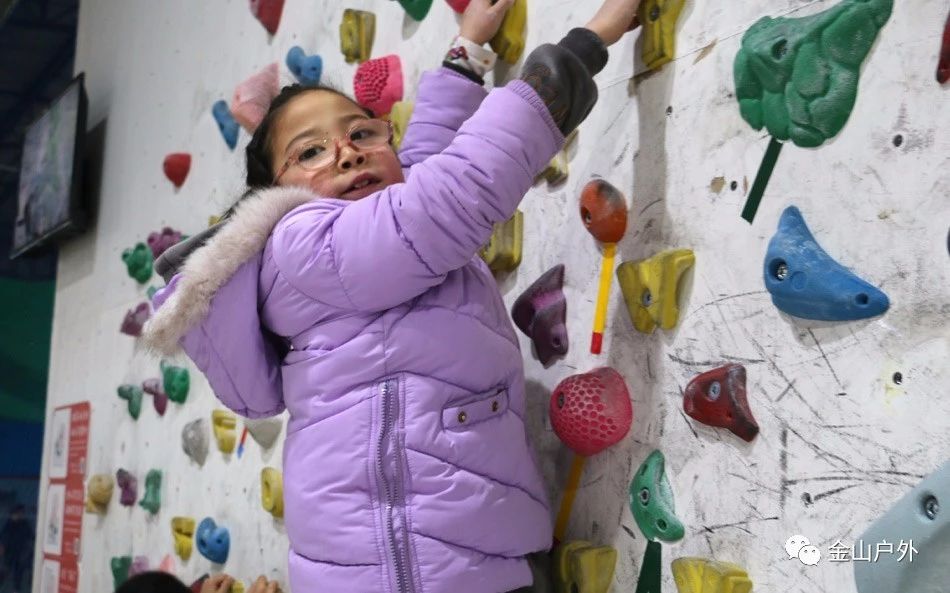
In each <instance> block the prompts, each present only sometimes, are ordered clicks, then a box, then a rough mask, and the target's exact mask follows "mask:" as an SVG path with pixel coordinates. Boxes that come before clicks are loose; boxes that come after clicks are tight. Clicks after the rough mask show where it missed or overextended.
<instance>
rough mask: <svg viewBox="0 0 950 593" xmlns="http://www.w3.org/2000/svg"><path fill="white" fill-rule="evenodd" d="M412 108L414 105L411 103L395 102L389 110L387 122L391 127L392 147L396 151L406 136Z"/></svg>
mask: <svg viewBox="0 0 950 593" xmlns="http://www.w3.org/2000/svg"><path fill="white" fill-rule="evenodd" d="M414 108H415V103H413V102H412V101H397V102H395V103H393V106H392V108H391V109H390V110H389V122H390V123H391V124H392V125H393V147H394V148H395V149H396V150H399V147H400V146H402V139H403V137H404V136H405V135H406V128H408V127H409V120H410V119H412V110H413V109H414Z"/></svg>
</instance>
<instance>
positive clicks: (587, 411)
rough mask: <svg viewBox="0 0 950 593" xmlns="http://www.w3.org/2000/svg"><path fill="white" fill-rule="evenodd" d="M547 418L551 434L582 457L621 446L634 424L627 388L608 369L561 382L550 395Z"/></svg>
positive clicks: (571, 377) (613, 371) (618, 374)
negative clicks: (552, 428) (549, 419)
mask: <svg viewBox="0 0 950 593" xmlns="http://www.w3.org/2000/svg"><path fill="white" fill-rule="evenodd" d="M550 414H551V425H552V426H553V427H554V432H555V433H557V436H558V437H559V438H560V439H561V441H563V442H564V444H565V445H567V446H568V447H569V448H570V449H571V450H572V451H574V453H576V454H578V455H580V456H582V457H590V456H591V455H596V454H598V453H600V452H601V451H603V450H604V449H606V448H607V447H610V446H611V445H615V444H616V443H618V442H620V441H621V440H623V437H625V436H626V435H627V431H629V430H630V425H631V424H632V423H633V405H632V404H631V403H630V392H629V391H628V390H627V384H626V383H625V382H624V380H623V377H622V376H620V373H618V372H617V371H615V370H613V369H612V368H610V367H601V368H598V369H594V370H592V371H591V372H589V373H584V374H581V375H572V376H570V377H568V378H567V379H564V380H563V381H561V383H560V384H559V385H558V386H557V387H555V388H554V393H552V394H551V405H550Z"/></svg>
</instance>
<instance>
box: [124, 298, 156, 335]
mask: <svg viewBox="0 0 950 593" xmlns="http://www.w3.org/2000/svg"><path fill="white" fill-rule="evenodd" d="M151 316H152V308H151V307H149V305H148V303H139V304H138V306H137V307H135V308H134V309H129V310H128V311H127V312H126V313H125V317H124V318H123V319H122V326H121V327H120V328H119V331H120V332H122V333H124V334H125V335H127V336H132V337H133V338H138V337H140V336H141V335H142V326H144V325H145V322H146V321H148V319H149V317H151Z"/></svg>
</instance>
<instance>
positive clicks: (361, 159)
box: [337, 142, 366, 171]
mask: <svg viewBox="0 0 950 593" xmlns="http://www.w3.org/2000/svg"><path fill="white" fill-rule="evenodd" d="M365 162H366V155H364V154H363V153H362V152H360V151H358V150H356V149H354V148H353V145H351V144H350V143H348V142H347V143H345V144H343V146H341V147H340V158H339V159H338V160H337V168H339V169H340V170H341V171H347V170H349V169H352V168H353V167H355V166H357V165H362V164H363V163H365Z"/></svg>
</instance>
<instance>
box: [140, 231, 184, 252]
mask: <svg viewBox="0 0 950 593" xmlns="http://www.w3.org/2000/svg"><path fill="white" fill-rule="evenodd" d="M179 241H181V231H176V230H175V229H173V228H171V227H165V228H163V229H162V230H161V232H158V233H149V235H148V239H146V242H147V243H148V248H149V249H151V250H152V257H154V258H155V259H158V256H160V255H161V254H163V253H165V250H166V249H168V248H169V247H171V246H172V245H174V244H175V243H178V242H179Z"/></svg>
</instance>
